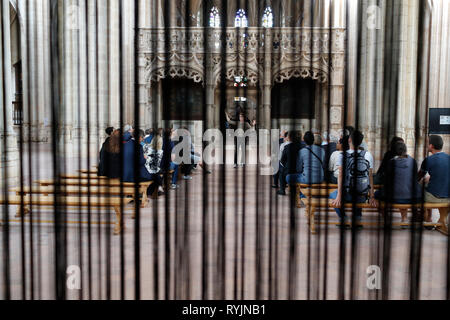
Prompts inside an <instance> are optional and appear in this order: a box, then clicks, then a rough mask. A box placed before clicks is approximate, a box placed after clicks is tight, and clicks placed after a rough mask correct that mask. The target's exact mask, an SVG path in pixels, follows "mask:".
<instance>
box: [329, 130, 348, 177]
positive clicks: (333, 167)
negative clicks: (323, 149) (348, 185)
mask: <svg viewBox="0 0 450 320" xmlns="http://www.w3.org/2000/svg"><path fill="white" fill-rule="evenodd" d="M345 139H346V140H348V137H345ZM345 144H348V143H345ZM347 149H348V148H347ZM343 151H344V137H342V138H341V139H339V141H338V143H337V145H336V151H334V152H333V153H332V154H331V156H330V160H329V161H328V167H327V172H326V173H325V180H326V181H327V182H329V183H332V184H337V183H338V182H337V180H338V177H339V166H338V165H337V160H338V159H339V157H340V156H341V155H342V152H343ZM325 156H326V155H325Z"/></svg>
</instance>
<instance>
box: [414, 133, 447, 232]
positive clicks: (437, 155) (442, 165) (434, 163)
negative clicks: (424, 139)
mask: <svg viewBox="0 0 450 320" xmlns="http://www.w3.org/2000/svg"><path fill="white" fill-rule="evenodd" d="M443 147H444V141H443V140H442V137H441V136H438V135H430V137H429V138H428V152H430V153H431V156H429V157H427V158H425V160H423V162H422V165H421V166H420V171H419V177H418V178H419V179H420V180H422V179H423V178H424V177H425V175H426V174H427V173H428V174H429V175H430V177H429V180H428V183H427V184H426V186H425V194H424V200H425V202H431V203H449V202H450V199H449V186H450V155H448V154H447V153H445V152H442V148H443ZM424 182H426V180H425V181H424ZM444 211H445V212H444ZM439 212H440V218H439V222H441V223H443V225H444V226H446V223H447V221H445V219H446V217H447V214H448V208H443V209H440V210H439ZM425 221H427V222H431V210H428V213H427V216H426V218H425ZM437 230H438V231H440V232H443V233H447V232H448V231H447V227H439V228H438V229H437Z"/></svg>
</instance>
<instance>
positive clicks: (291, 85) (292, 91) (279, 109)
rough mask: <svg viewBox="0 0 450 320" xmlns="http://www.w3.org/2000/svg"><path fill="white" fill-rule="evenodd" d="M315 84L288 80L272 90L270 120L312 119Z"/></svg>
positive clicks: (303, 80)
mask: <svg viewBox="0 0 450 320" xmlns="http://www.w3.org/2000/svg"><path fill="white" fill-rule="evenodd" d="M315 93H316V82H315V81H314V80H312V79H300V78H296V79H290V80H288V81H284V82H282V83H276V84H275V85H274V86H273V89H272V111H271V113H272V114H271V116H272V119H314V118H315Z"/></svg>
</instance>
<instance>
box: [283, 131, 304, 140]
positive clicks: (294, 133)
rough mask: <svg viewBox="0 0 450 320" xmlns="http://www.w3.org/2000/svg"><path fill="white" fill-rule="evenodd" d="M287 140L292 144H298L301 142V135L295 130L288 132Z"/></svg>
mask: <svg viewBox="0 0 450 320" xmlns="http://www.w3.org/2000/svg"><path fill="white" fill-rule="evenodd" d="M287 139H288V141H291V142H293V143H300V141H301V140H302V133H301V132H300V131H297V130H292V131H289V133H288V137H287Z"/></svg>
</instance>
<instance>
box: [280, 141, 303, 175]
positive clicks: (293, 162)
mask: <svg viewBox="0 0 450 320" xmlns="http://www.w3.org/2000/svg"><path fill="white" fill-rule="evenodd" d="M304 146H305V145H304V143H301V142H293V143H290V144H288V145H287V146H286V147H285V148H284V150H283V153H282V155H281V160H280V163H281V165H282V166H283V168H284V172H285V173H286V174H294V173H297V170H296V168H297V159H298V153H299V151H300V149H302V148H304Z"/></svg>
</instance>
